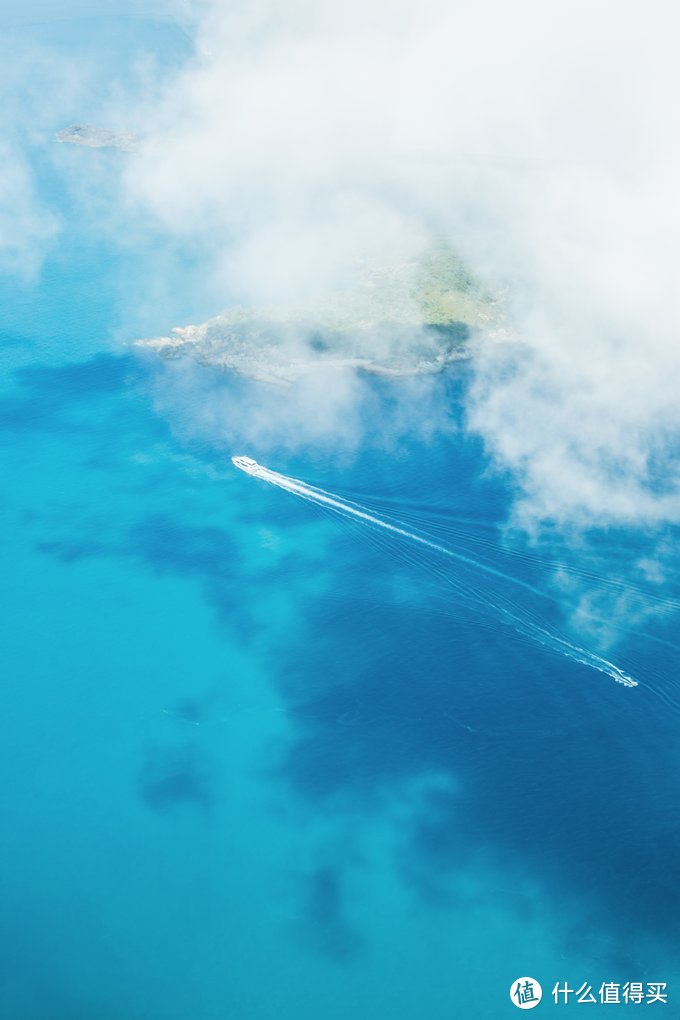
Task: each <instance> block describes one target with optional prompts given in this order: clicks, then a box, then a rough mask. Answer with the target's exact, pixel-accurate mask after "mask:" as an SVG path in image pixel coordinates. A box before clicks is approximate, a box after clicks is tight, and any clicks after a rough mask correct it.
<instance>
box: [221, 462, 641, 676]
mask: <svg viewBox="0 0 680 1020" xmlns="http://www.w3.org/2000/svg"><path fill="white" fill-rule="evenodd" d="M231 460H232V464H233V465H234V467H237V468H238V469H239V470H240V471H245V473H246V474H248V475H252V476H253V478H261V479H262V481H264V482H269V484H270V485H276V486H277V487H278V488H279V489H284V490H285V491H286V492H291V493H293V495H295V496H301V497H302V498H303V499H308V500H312V501H313V502H315V503H321V504H322V505H323V506H328V507H331V508H332V509H333V510H337V511H339V512H340V513H343V514H349V515H351V516H352V517H356V518H358V519H359V520H362V521H366V522H367V523H368V524H373V525H374V526H375V527H377V528H383V529H384V530H385V531H390V532H392V533H393V534H396V535H401V536H402V537H403V538H408V539H409V540H410V541H411V542H417V543H419V544H420V545H423V546H426V547H427V548H428V549H433V550H434V551H435V552H438V553H441V554H442V555H444V556H448V557H450V558H451V559H455V560H458V561H459V562H461V563H465V564H467V565H468V566H472V567H474V568H475V569H476V570H480V571H483V572H484V573H487V574H491V575H493V576H495V577H497V578H500V579H502V580H503V581H511V582H512V583H513V584H516V585H518V586H520V587H522V588H527V589H529V590H530V591H532V592H534V593H535V594H539V595H542V594H543V593H542V592H539V591H538V589H536V588H534V587H533V586H532V585H530V584H527V583H526V582H524V581H520V580H519V578H515V577H512V576H510V575H509V574H505V573H503V572H502V571H500V570H496V569H495V568H494V567H490V566H488V564H485V563H480V562H479V561H477V560H474V559H472V557H470V556H465V555H464V554H463V553H459V552H455V550H453V549H449V548H447V546H445V545H440V544H439V543H438V542H432V541H430V539H428V538H423V536H422V535H417V534H415V533H414V532H412V531H407V530H406V528H400V527H398V526H397V525H396V524H390V523H389V522H388V521H384V520H382V519H381V518H380V517H375V516H374V515H373V514H370V513H368V512H367V511H366V510H363V509H361V508H360V507H359V506H357V505H354V504H351V503H345V502H343V501H342V500H339V499H336V498H335V497H334V496H332V495H331V494H330V493H328V492H326V491H325V490H323V489H316V488H314V487H313V486H311V485H307V483H306V482H302V481H300V480H299V479H298V478H291V477H289V476H288V475H282V474H279V472H278V471H271V470H270V469H269V468H266V467H263V466H262V464H258V463H257V461H256V460H253V459H252V458H251V457H232V458H231ZM494 608H495V609H497V610H498V611H499V612H501V613H502V614H503V615H504V616H508V617H510V618H511V619H512V620H513V621H514V622H515V624H516V625H518V626H519V627H520V629H523V630H526V629H527V627H526V625H525V624H523V623H522V621H521V620H519V619H518V618H517V617H516V616H515V614H514V613H511V612H509V611H508V610H507V609H504V608H502V607H499V606H497V605H496V606H494ZM530 629H531V632H532V636H533V637H534V638H535V639H536V640H537V641H539V642H540V643H541V644H544V645H546V646H548V647H552V648H553V650H555V651H559V652H562V653H563V654H564V655H567V656H568V657H569V658H571V659H574V660H575V661H576V662H580V663H582V664H583V665H585V666H590V667H591V668H592V669H596V670H598V672H600V673H605V674H606V675H607V676H609V677H610V678H611V679H612V680H615V681H616V683H619V684H623V686H624V687H637V686H638V682H637V680H633V678H632V677H630V676H628V674H627V673H624V672H623V670H621V669H619V667H618V666H616V665H614V663H613V662H609V660H608V659H604V658H602V657H601V656H599V655H597V654H596V653H595V652H591V651H589V650H588V649H586V648H582V647H581V646H580V645H576V644H573V643H572V642H571V641H569V640H567V639H566V638H563V637H560V636H559V635H557V634H553V633H551V632H550V631H548V630H546V629H545V628H542V627H538V626H537V625H536V624H531V627H530Z"/></svg>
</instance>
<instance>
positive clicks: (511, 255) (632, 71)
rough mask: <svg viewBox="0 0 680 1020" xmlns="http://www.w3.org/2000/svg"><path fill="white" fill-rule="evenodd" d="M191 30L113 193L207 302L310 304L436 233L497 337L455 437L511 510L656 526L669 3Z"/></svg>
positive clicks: (211, 16) (663, 448) (320, 16)
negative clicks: (204, 286)
mask: <svg viewBox="0 0 680 1020" xmlns="http://www.w3.org/2000/svg"><path fill="white" fill-rule="evenodd" d="M197 17H198V22H199V23H198V28H197V36H196V40H197V43H196V55H195V59H193V60H192V61H191V62H190V63H189V64H188V65H187V66H186V67H184V68H183V69H182V70H181V71H180V72H179V73H178V75H177V77H176V78H175V79H174V80H173V81H172V83H171V85H170V87H169V88H168V89H167V90H166V92H165V94H164V96H163V98H162V100H161V102H160V103H156V104H155V105H154V106H153V108H151V109H150V110H149V113H148V121H149V125H150V128H151V129H152V130H151V138H150V139H149V141H148V144H147V145H146V147H145V148H144V149H143V151H142V152H141V153H139V154H138V155H137V156H135V157H134V160H133V161H132V163H131V164H130V169H129V173H128V180H127V185H128V188H129V192H130V194H131V195H132V197H133V200H134V201H135V202H136V203H137V204H138V207H139V208H142V209H144V210H146V212H147V213H149V214H151V215H152V216H153V217H154V218H155V219H156V220H157V221H158V222H160V223H161V224H162V225H163V227H164V228H165V229H167V230H168V231H169V232H171V233H173V234H175V235H178V236H180V237H182V236H185V237H187V238H190V239H191V240H192V242H195V241H196V238H197V237H201V238H202V239H203V240H204V244H205V250H206V251H207V252H209V253H210V265H211V271H212V272H214V273H215V275H216V278H217V279H219V280H222V281H223V287H224V293H225V304H226V303H227V299H228V298H229V297H232V298H236V299H240V300H246V301H257V302H261V301H269V302H281V301H283V300H294V301H298V300H301V299H304V298H306V297H307V296H311V295H317V294H319V293H322V292H324V291H332V290H333V289H337V288H338V287H342V286H343V285H344V283H345V282H346V279H347V274H348V273H349V272H350V270H351V265H352V260H353V259H354V258H355V257H356V255H357V253H361V254H362V255H368V256H369V257H375V258H380V257H386V256H388V255H389V254H390V253H393V252H394V251H399V252H403V253H406V254H407V255H409V256H412V255H414V254H415V255H417V253H418V252H420V251H422V250H423V249H424V248H426V247H427V246H428V245H429V244H431V243H433V242H434V241H437V240H440V239H442V238H444V239H445V240H447V241H448V242H450V243H451V244H452V245H453V246H454V247H455V248H456V249H457V250H459V251H460V252H461V253H462V254H463V255H464V257H465V258H466V259H467V260H468V261H469V263H470V264H471V265H472V266H473V267H474V268H475V269H476V271H477V272H479V273H481V274H482V276H483V277H484V278H485V279H486V280H488V281H489V282H490V283H491V284H492V285H496V286H505V287H507V291H508V294H509V301H510V307H511V313H512V316H513V320H514V324H515V326H516V328H517V330H518V333H519V336H520V337H521V340H522V343H521V344H518V345H516V346H513V347H512V348H510V347H505V348H503V349H502V351H501V350H500V349H499V348H498V347H497V346H496V345H493V347H490V348H488V349H482V350H480V353H479V357H478V360H477V368H476V383H475V385H474V387H473V389H472V392H471V396H470V404H469V421H470V424H471V427H472V428H473V429H475V430H476V431H478V432H479V433H481V435H482V436H483V437H484V439H485V442H486V444H487V447H488V449H489V451H490V452H491V453H492V455H493V456H494V457H495V458H496V459H497V461H498V462H499V464H500V465H501V466H502V467H505V468H509V469H510V470H512V471H513V472H515V473H516V475H517V477H518V479H519V480H520V482H521V486H522V489H523V493H524V504H523V505H524V509H525V510H526V511H527V513H528V514H529V515H531V516H532V517H534V518H536V517H539V518H546V517H547V518H557V519H563V520H583V521H592V520H593V518H594V519H596V520H598V521H601V520H611V519H617V520H622V521H625V520H637V519H640V518H643V519H646V520H652V521H659V520H667V519H675V518H676V517H677V514H678V510H679V509H680V496H679V487H678V481H679V479H678V476H677V467H673V463H672V460H671V446H672V442H673V441H674V437H676V436H677V433H678V427H679V426H680V410H679V409H678V401H677V400H676V394H677V392H678V384H679V383H680V365H679V361H680V358H679V355H678V349H677V342H676V335H677V313H676V310H675V307H674V303H673V300H672V298H671V294H672V292H673V284H674V283H675V282H677V281H676V279H675V277H676V274H677V255H678V232H677V202H676V201H675V200H674V190H675V181H676V179H677V170H678V133H677V130H674V129H673V124H674V123H675V117H674V114H673V108H674V106H675V104H676V103H677V95H678V89H677V86H678V81H677V73H676V71H675V70H674V67H673V63H674V55H673V52H672V39H673V37H674V30H675V29H676V28H677V24H676V22H677V14H676V12H675V11H674V9H673V8H672V6H671V5H670V4H669V3H665V2H662V0H656V2H653V3H651V4H650V5H649V6H648V7H647V8H645V11H644V14H643V12H642V11H641V10H640V8H639V6H638V5H635V4H632V3H627V2H626V3H623V4H614V3H612V2H611V0H600V2H595V3H587V4H586V3H584V2H576V3H574V2H570V3H561V2H560V3H556V4H550V5H545V4H540V3H538V2H537V0H519V2H516V3H513V4H511V5H508V4H503V3H500V2H499V0H487V2H482V3H474V4H473V3H469V2H464V0H463V2H461V0H459V2H456V3H454V4H450V3H443V2H441V0H426V2H425V3H423V4H419V5H417V7H414V6H413V5H412V4H406V3H397V4H394V3H389V4H388V3H386V2H383V0H372V2H371V3H369V4H368V5H366V4H365V3H359V2H357V0H349V2H347V3H344V4H342V5H339V4H336V3H330V2H321V3H311V2H309V0H296V2H292V3H289V4H287V5H286V6H285V9H282V8H281V6H280V5H278V4H275V3H273V2H271V0H270V2H267V0H264V2H261V3H259V4H257V5H253V4H252V3H248V4H246V3H240V4H239V3H229V4H227V3H225V2H223V0H219V2H213V3H209V4H207V5H203V7H202V8H201V9H200V10H197ZM329 385H330V384H329ZM344 385H345V383H344V382H343V386H344ZM341 403H342V404H343V406H344V399H343V401H342V402H341Z"/></svg>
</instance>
